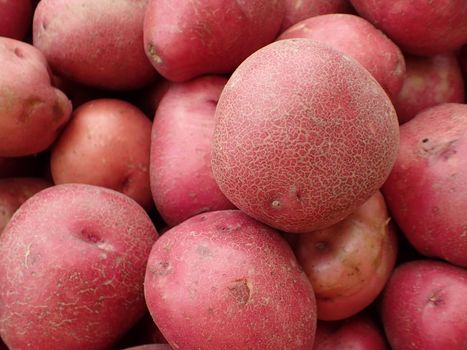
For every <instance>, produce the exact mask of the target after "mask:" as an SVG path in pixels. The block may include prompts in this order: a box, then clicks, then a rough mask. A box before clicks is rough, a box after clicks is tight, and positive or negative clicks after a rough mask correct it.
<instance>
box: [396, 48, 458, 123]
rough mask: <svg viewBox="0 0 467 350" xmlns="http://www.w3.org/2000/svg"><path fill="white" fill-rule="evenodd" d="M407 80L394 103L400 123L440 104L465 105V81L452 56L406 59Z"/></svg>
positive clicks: (407, 56)
mask: <svg viewBox="0 0 467 350" xmlns="http://www.w3.org/2000/svg"><path fill="white" fill-rule="evenodd" d="M405 62H406V67H407V76H406V78H405V80H404V84H403V86H402V90H401V91H400V93H399V96H397V98H396V99H395V100H393V101H394V107H395V108H396V112H397V117H398V118H399V123H400V124H403V123H406V122H408V121H409V120H410V119H412V118H413V117H415V116H416V115H417V114H418V113H419V112H421V111H422V110H424V109H426V108H429V107H434V106H436V105H439V104H442V103H449V102H452V103H463V102H464V80H463V78H462V71H461V69H460V67H459V62H458V61H457V57H456V56H454V55H453V54H449V55H437V56H433V57H417V56H410V55H406V60H405Z"/></svg>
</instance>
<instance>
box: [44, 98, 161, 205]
mask: <svg viewBox="0 0 467 350" xmlns="http://www.w3.org/2000/svg"><path fill="white" fill-rule="evenodd" d="M150 143H151V121H150V120H149V119H148V118H146V116H145V115H144V114H143V112H141V111H140V110H139V109H138V108H136V107H134V106H133V105H131V104H130V103H128V102H125V101H121V100H117V99H99V100H93V101H90V102H87V103H85V104H84V105H82V106H80V107H79V108H78V109H76V110H75V112H74V113H73V118H72V120H71V121H70V123H69V124H68V125H67V127H66V128H65V130H64V131H63V133H62V135H61V136H60V138H59V140H58V142H57V143H56V145H55V146H54V148H53V150H52V156H51V160H50V167H51V172H52V177H53V179H54V182H55V183H56V184H63V183H85V184H89V185H96V186H102V187H107V188H111V189H113V190H116V191H119V192H122V193H124V194H126V195H127V196H129V197H131V198H133V199H134V200H135V201H136V202H138V203H139V204H140V205H141V206H142V207H144V208H145V209H149V208H151V206H152V205H153V202H152V196H151V189H150V184H149V153H150Z"/></svg>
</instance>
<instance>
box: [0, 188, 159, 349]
mask: <svg viewBox="0 0 467 350" xmlns="http://www.w3.org/2000/svg"><path fill="white" fill-rule="evenodd" d="M156 239H157V232H156V231H155V229H154V226H153V225H152V223H151V221H150V219H149V217H148V216H147V214H146V213H145V212H144V210H143V209H142V208H141V207H139V206H138V205H137V204H136V202H134V201H133V200H131V199H130V198H128V197H126V196H124V195H122V194H120V193H118V192H115V191H112V190H108V189H104V188H100V187H95V186H89V185H78V184H67V185H59V186H55V187H51V188H49V189H46V190H44V191H42V192H40V193H38V194H36V195H35V196H33V197H32V198H30V199H29V200H28V201H27V202H25V203H24V205H23V206H22V207H21V208H20V209H19V210H18V211H17V212H16V213H15V215H14V216H13V218H12V219H11V220H10V222H9V224H8V225H7V227H6V229H5V230H4V232H3V234H2V235H1V237H0V284H1V286H2V288H1V290H0V335H1V337H2V339H3V340H4V341H5V343H6V344H7V345H8V347H9V348H11V349H34V350H42V349H44V350H52V349H69V350H74V349H76V350H78V349H90V350H93V349H95V350H98V349H103V348H107V347H109V346H110V345H112V343H114V342H115V341H116V340H117V339H119V338H120V337H121V336H122V335H123V334H125V332H126V331H128V330H129V328H130V327H131V326H132V325H133V323H135V322H136V321H137V320H138V319H139V318H140V317H141V316H142V315H143V314H144V311H145V306H144V295H143V280H144V271H145V267H146V262H147V257H148V255H149V252H150V249H151V246H152V244H153V243H154V241H155V240H156Z"/></svg>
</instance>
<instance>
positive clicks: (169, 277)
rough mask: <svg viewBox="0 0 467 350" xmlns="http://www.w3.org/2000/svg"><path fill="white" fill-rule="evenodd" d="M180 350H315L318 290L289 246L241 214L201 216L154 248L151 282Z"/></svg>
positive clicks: (154, 301)
mask: <svg viewBox="0 0 467 350" xmlns="http://www.w3.org/2000/svg"><path fill="white" fill-rule="evenodd" d="M144 288H145V297H146V303H147V305H148V307H149V311H150V312H151V315H152V317H153V318H154V321H155V322H156V324H157V325H158V326H159V329H160V330H161V332H162V333H163V334H164V336H165V337H166V339H167V341H168V342H169V344H170V345H171V347H172V348H174V349H200V350H201V349H207V350H212V349H249V350H256V349H257V350H273V349H278V350H279V349H281V350H282V349H294V350H301V349H303V350H309V349H311V348H312V346H313V341H314V336H315V326H316V305H315V298H314V295H313V289H312V286H311V284H310V282H309V281H308V279H307V277H306V275H305V274H304V273H303V271H302V270H301V268H300V267H299V265H298V262H297V261H296V259H295V257H294V254H293V252H292V250H291V249H290V247H289V246H288V244H287V242H286V241H285V240H283V239H282V238H281V237H280V236H279V234H278V233H277V232H276V231H274V230H273V229H271V228H269V227H267V226H265V225H263V224H261V223H259V222H257V221H255V220H254V219H252V218H250V217H248V216H247V215H245V214H244V213H242V212H240V211H238V210H227V211H217V212H209V213H203V214H200V215H197V216H195V217H192V218H190V219H188V220H187V221H185V222H184V223H182V224H180V225H178V226H176V227H174V228H172V229H171V230H169V231H167V232H166V233H164V235H162V236H161V238H160V239H159V240H158V242H156V244H155V245H154V247H153V249H152V251H151V255H150V257H149V261H148V267H147V270H146V278H145V282H144Z"/></svg>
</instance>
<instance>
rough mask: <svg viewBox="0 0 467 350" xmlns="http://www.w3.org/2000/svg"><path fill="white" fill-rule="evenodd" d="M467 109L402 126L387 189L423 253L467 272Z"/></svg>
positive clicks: (443, 109) (457, 107)
mask: <svg viewBox="0 0 467 350" xmlns="http://www.w3.org/2000/svg"><path fill="white" fill-rule="evenodd" d="M466 153H467V105H465V104H455V103H451V104H450V103H448V104H443V105H439V106H436V107H432V108H429V109H426V110H425V111H423V112H422V113H420V114H418V115H417V116H416V117H415V118H414V119H412V120H410V121H409V122H408V123H406V124H404V125H402V126H401V144H400V150H399V156H398V159H397V161H396V163H395V165H394V168H393V169H392V172H391V175H390V176H389V178H388V180H387V181H386V183H385V184H384V186H383V193H384V196H385V198H386V201H387V204H388V206H389V209H390V211H391V213H392V215H393V217H394V218H395V220H396V222H397V223H398V224H399V226H400V227H401V229H402V231H403V232H404V234H405V235H406V236H407V238H408V240H409V241H410V242H411V243H412V244H413V246H414V247H415V248H416V249H417V250H418V251H419V252H420V253H422V254H424V255H427V256H432V257H437V258H441V259H445V260H448V261H449V262H451V263H454V264H458V265H461V266H464V267H467V238H466V237H467V222H466V221H465V213H466V212H467V186H466V184H467V158H466V157H465V154H466Z"/></svg>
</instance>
